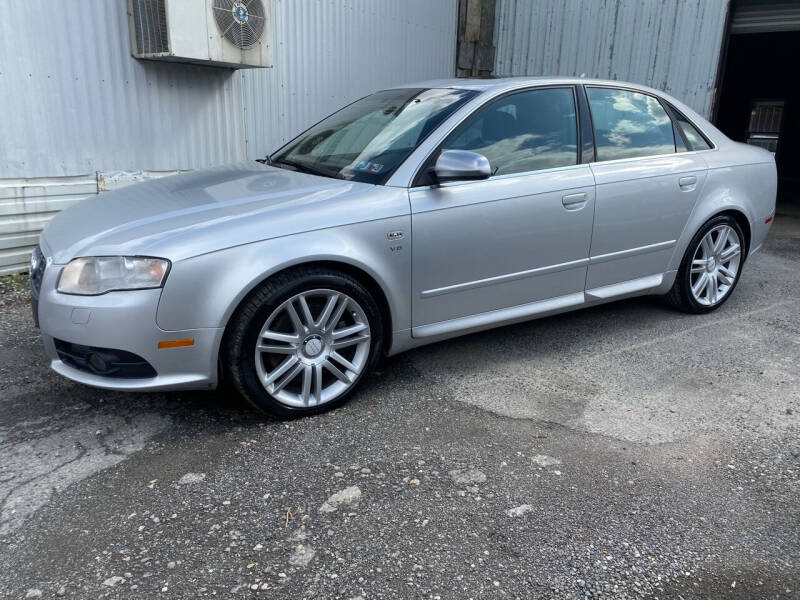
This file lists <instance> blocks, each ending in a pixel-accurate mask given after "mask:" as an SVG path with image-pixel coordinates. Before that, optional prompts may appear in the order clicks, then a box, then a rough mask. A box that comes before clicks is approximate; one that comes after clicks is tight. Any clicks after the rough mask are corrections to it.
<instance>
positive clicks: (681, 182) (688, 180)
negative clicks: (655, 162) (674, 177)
mask: <svg viewBox="0 0 800 600" xmlns="http://www.w3.org/2000/svg"><path fill="white" fill-rule="evenodd" d="M695 185H697V177H695V176H694V175H689V176H688V177H681V178H680V179H678V186H679V187H680V188H681V189H682V190H684V191H687V192H689V191H691V190H693V189H694V186H695Z"/></svg>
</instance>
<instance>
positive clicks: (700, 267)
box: [691, 258, 708, 273]
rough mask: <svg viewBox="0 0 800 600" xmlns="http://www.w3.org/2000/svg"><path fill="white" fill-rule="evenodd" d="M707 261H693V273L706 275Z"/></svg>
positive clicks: (698, 259) (699, 259)
mask: <svg viewBox="0 0 800 600" xmlns="http://www.w3.org/2000/svg"><path fill="white" fill-rule="evenodd" d="M707 264H708V262H707V261H705V260H703V259H702V258H696V259H694V260H693V261H692V271H691V272H692V273H704V272H705V270H706V265H707Z"/></svg>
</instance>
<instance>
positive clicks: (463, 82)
mask: <svg viewBox="0 0 800 600" xmlns="http://www.w3.org/2000/svg"><path fill="white" fill-rule="evenodd" d="M575 84H586V85H592V84H594V85H611V86H615V87H626V88H634V89H639V90H642V91H646V92H650V93H656V94H659V95H662V96H663V95H664V93H663V92H660V91H659V90H655V89H653V88H650V87H647V86H644V85H640V84H637V83H629V82H627V81H617V80H614V79H589V78H586V77H497V78H493V79H468V78H463V77H459V78H456V77H454V78H451V79H433V80H430V81H417V82H414V83H408V84H404V85H399V86H397V87H400V88H455V89H463V90H475V91H480V92H485V91H501V90H504V89H514V88H518V87H526V86H531V85H575Z"/></svg>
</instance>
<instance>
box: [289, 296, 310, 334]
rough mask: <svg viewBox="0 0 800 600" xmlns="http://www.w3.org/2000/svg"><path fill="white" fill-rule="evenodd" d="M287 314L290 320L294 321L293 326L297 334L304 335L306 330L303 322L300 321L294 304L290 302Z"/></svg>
mask: <svg viewBox="0 0 800 600" xmlns="http://www.w3.org/2000/svg"><path fill="white" fill-rule="evenodd" d="M286 312H287V314H288V315H289V318H290V319H291V320H292V326H293V327H294V330H295V332H297V334H298V335H303V333H305V331H306V328H305V326H303V322H302V321H301V320H300V316H299V315H298V314H297V311H296V310H295V308H294V304H293V303H292V302H289V303H288V304H287V305H286Z"/></svg>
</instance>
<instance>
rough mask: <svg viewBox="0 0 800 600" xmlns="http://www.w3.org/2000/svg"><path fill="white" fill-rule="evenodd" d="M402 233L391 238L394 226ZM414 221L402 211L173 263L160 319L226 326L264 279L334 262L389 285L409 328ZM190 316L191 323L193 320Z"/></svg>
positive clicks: (393, 304) (397, 314)
mask: <svg viewBox="0 0 800 600" xmlns="http://www.w3.org/2000/svg"><path fill="white" fill-rule="evenodd" d="M390 231H392V232H397V231H401V232H403V237H404V239H402V241H400V242H398V241H396V240H393V241H390V240H389V239H388V238H387V233H388V232H390ZM410 234H411V220H410V217H409V216H407V215H405V216H398V217H391V218H386V219H379V220H376V221H367V222H364V223H357V224H354V225H348V226H343V227H336V228H330V229H321V230H316V231H310V232H306V233H300V234H295V235H289V236H285V237H279V238H274V239H271V240H265V241H260V242H255V243H252V244H244V245H241V246H236V247H233V248H227V249H224V250H219V251H217V252H212V253H209V254H204V255H201V256H196V257H193V258H189V259H186V260H181V261H178V262H176V263H175V264H173V266H172V269H171V271H170V274H169V277H168V279H167V282H166V284H165V286H164V290H163V293H162V295H161V300H160V302H159V305H158V312H157V315H156V321H157V323H158V326H159V327H161V328H162V329H165V330H168V331H177V330H182V329H192V328H194V329H196V328H204V327H225V326H226V324H227V323H228V320H229V319H230V317H231V315H232V314H233V312H234V311H235V310H236V307H237V306H238V305H239V303H240V302H241V301H242V299H243V298H244V297H245V296H246V295H247V294H249V293H250V292H251V291H252V290H253V289H254V288H255V287H256V286H258V285H259V284H260V283H261V282H262V281H264V280H265V279H267V278H268V277H269V276H270V275H273V274H275V273H277V272H279V271H282V270H284V269H286V268H288V267H292V266H296V265H300V264H309V263H314V262H318V261H336V262H341V263H345V264H347V265H350V266H351V267H355V268H357V269H360V270H362V271H364V272H365V273H367V274H368V275H369V276H370V277H372V278H373V279H374V280H375V281H376V282H377V284H378V285H379V286H380V287H381V289H382V290H383V293H384V295H385V296H386V299H387V302H388V304H389V311H390V313H391V324H392V329H393V330H394V331H398V330H400V329H406V328H408V327H410V323H411V314H410V309H409V298H408V297H407V296H408V294H409V293H410V291H409V290H410V289H411V245H410V241H411V240H410ZM189 323H191V324H192V325H188V324H189Z"/></svg>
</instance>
